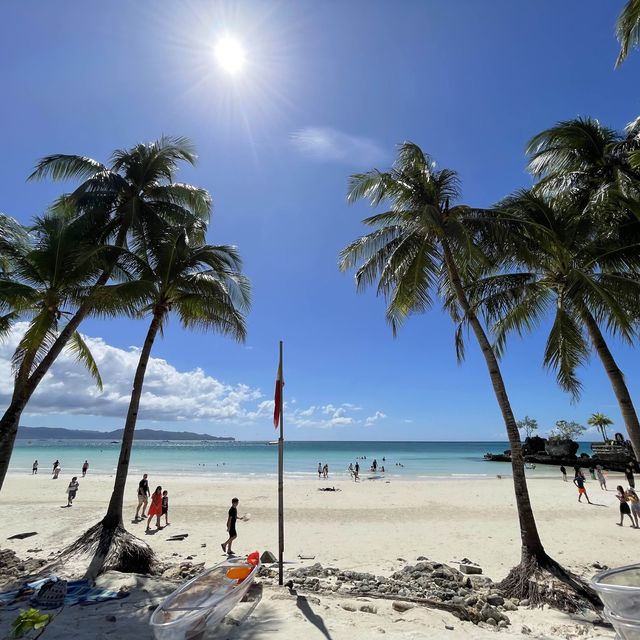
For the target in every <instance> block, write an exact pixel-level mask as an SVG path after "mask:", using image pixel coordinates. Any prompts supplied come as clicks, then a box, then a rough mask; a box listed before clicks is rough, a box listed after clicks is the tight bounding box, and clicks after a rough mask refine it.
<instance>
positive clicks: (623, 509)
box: [616, 485, 636, 529]
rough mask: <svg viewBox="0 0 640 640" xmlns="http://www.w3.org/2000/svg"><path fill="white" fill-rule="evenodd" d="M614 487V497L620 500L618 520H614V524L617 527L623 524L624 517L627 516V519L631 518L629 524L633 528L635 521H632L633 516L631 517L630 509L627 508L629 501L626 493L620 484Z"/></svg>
mask: <svg viewBox="0 0 640 640" xmlns="http://www.w3.org/2000/svg"><path fill="white" fill-rule="evenodd" d="M616 488H617V493H616V498H618V500H619V501H620V522H616V524H617V525H618V526H619V527H622V526H624V525H623V522H624V517H625V516H629V520H631V526H632V527H633V528H634V529H635V528H636V523H635V522H634V521H633V518H632V517H631V509H630V508H629V503H628V502H627V500H628V497H627V494H626V493H625V490H624V489H623V488H622V486H621V485H618V486H617V487H616Z"/></svg>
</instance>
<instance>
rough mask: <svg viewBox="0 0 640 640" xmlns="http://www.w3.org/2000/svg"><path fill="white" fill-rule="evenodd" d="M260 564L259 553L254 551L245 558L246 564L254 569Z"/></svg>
mask: <svg viewBox="0 0 640 640" xmlns="http://www.w3.org/2000/svg"><path fill="white" fill-rule="evenodd" d="M259 562H260V552H259V551H254V552H253V553H250V554H249V555H248V556H247V563H248V564H250V565H251V566H252V567H255V566H256V565H257V564H258V563H259Z"/></svg>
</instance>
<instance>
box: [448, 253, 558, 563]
mask: <svg viewBox="0 0 640 640" xmlns="http://www.w3.org/2000/svg"><path fill="white" fill-rule="evenodd" d="M442 244H443V250H444V260H445V264H446V267H447V271H448V272H449V277H450V278H451V283H452V284H453V288H454V291H455V294H456V298H457V300H458V303H459V304H460V306H461V308H462V310H463V311H464V313H465V316H466V318H467V320H468V322H469V324H470V325H471V328H472V329H473V333H474V334H475V336H476V339H477V341H478V344H479V345H480V349H481V350H482V355H483V356H484V359H485V363H486V365H487V369H488V370H489V376H490V377H491V384H492V385H493V391H494V393H495V395H496V400H497V401H498V405H499V406H500V411H501V412H502V418H503V420H504V424H505V427H506V429H507V436H508V438H509V446H510V447H511V469H512V471H513V486H514V489H515V494H516V506H517V509H518V519H519V521H520V537H521V540H522V560H523V562H524V561H526V560H528V559H529V558H530V557H531V556H542V555H544V554H545V552H544V547H543V546H542V541H541V540H540V535H539V534H538V528H537V526H536V521H535V517H534V515H533V509H532V507H531V500H530V498H529V489H528V487H527V479H526V477H525V472H524V458H523V455H522V444H521V441H520V432H519V431H518V425H517V424H516V419H515V417H514V415H513V410H512V409H511V403H510V402H509V396H508V395H507V389H506V387H505V384H504V380H503V378H502V373H501V371H500V365H499V364H498V359H497V358H496V355H495V352H494V351H493V347H492V346H491V343H490V342H489V339H488V338H487V335H486V333H485V331H484V329H483V327H482V325H481V324H480V321H479V320H478V317H477V316H476V314H475V312H474V311H473V309H472V308H471V305H470V303H469V300H468V298H467V294H466V293H465V290H464V286H463V284H462V280H461V278H460V274H459V272H458V268H457V266H456V263H455V260H454V259H453V255H452V253H451V250H450V248H449V246H448V244H447V243H446V242H443V243H442Z"/></svg>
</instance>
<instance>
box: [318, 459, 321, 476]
mask: <svg viewBox="0 0 640 640" xmlns="http://www.w3.org/2000/svg"><path fill="white" fill-rule="evenodd" d="M320 478H322V462H318V480H320Z"/></svg>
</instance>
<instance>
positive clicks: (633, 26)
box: [616, 0, 640, 67]
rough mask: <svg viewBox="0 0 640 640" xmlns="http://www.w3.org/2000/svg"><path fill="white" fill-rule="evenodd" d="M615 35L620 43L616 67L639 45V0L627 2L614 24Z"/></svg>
mask: <svg viewBox="0 0 640 640" xmlns="http://www.w3.org/2000/svg"><path fill="white" fill-rule="evenodd" d="M616 35H617V36H618V40H619V42H620V53H619V54H618V59H617V60H616V67H617V66H620V65H621V64H622V63H623V62H624V61H625V60H626V58H627V56H628V55H629V51H630V50H631V49H632V48H634V47H636V48H637V47H638V45H640V0H628V1H627V4H626V5H625V6H624V9H623V10H622V13H621V14H620V16H619V17H618V21H617V23H616Z"/></svg>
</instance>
